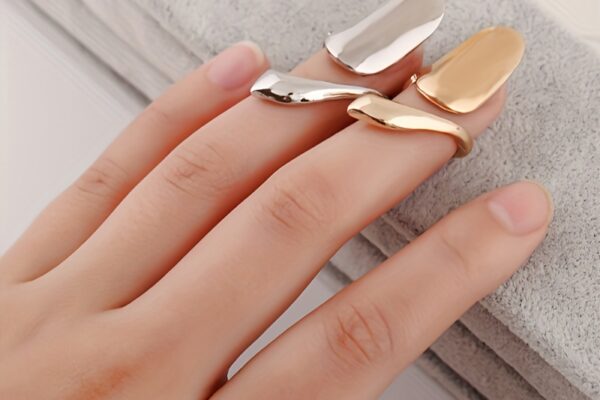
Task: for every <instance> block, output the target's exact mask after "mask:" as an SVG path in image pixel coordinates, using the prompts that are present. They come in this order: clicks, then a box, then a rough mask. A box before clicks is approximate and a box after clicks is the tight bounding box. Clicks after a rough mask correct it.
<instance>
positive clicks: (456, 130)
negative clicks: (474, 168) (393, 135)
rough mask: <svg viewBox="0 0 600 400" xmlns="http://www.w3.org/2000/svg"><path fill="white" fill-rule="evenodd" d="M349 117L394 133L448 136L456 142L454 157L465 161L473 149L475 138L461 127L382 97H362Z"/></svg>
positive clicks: (350, 109)
mask: <svg viewBox="0 0 600 400" xmlns="http://www.w3.org/2000/svg"><path fill="white" fill-rule="evenodd" d="M348 114H349V115H350V116H351V117H353V118H356V119H357V120H360V121H365V122H367V123H369V124H371V125H375V126H379V127H382V128H385V129H390V130H393V131H401V132H414V131H417V132H418V131H425V132H435V133H442V134H445V135H448V136H450V137H452V139H454V141H455V142H456V146H457V150H456V153H455V154H454V157H465V156H466V155H468V154H469V153H470V152H471V150H472V149H473V138H472V137H471V135H470V134H469V132H467V130H466V129H465V128H463V127H462V126H460V125H458V124H456V123H454V122H452V121H450V120H447V119H445V118H441V117H438V116H436V115H433V114H430V113H428V112H425V111H422V110H418V109H416V108H412V107H409V106H405V105H403V104H400V103H397V102H395V101H393V100H388V99H386V98H383V97H381V96H377V95H373V94H368V95H365V96H361V97H359V98H358V99H356V100H354V101H353V102H352V104H350V106H348Z"/></svg>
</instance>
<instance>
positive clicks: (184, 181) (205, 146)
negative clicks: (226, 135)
mask: <svg viewBox="0 0 600 400" xmlns="http://www.w3.org/2000/svg"><path fill="white" fill-rule="evenodd" d="M232 166H233V163H231V162H230V161H229V157H227V155H226V154H225V151H224V150H222V149H221V148H220V147H219V146H218V145H216V144H213V143H209V142H208V141H204V140H200V141H198V143H196V144H194V147H193V148H191V147H190V146H180V148H178V149H177V150H176V151H175V152H173V154H172V155H171V156H170V157H169V159H167V160H166V161H165V166H164V168H163V169H162V171H163V176H162V177H163V179H164V181H165V182H166V183H167V185H169V186H170V187H171V188H173V189H175V191H176V192H183V193H186V194H188V195H190V196H193V197H199V198H213V197H215V196H217V195H219V194H221V193H223V192H226V191H227V190H228V189H230V188H231V187H232V186H233V185H234V183H235V181H236V177H237V175H238V174H237V173H236V171H235V170H234V169H233V167H232Z"/></svg>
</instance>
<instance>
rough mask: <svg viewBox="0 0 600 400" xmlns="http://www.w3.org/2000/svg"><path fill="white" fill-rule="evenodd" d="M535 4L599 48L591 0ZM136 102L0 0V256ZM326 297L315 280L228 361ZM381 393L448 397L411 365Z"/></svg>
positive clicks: (51, 31)
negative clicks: (250, 343)
mask: <svg viewBox="0 0 600 400" xmlns="http://www.w3.org/2000/svg"><path fill="white" fill-rule="evenodd" d="M58 1H60V0H58ZM538 1H539V2H540V4H541V5H542V7H543V8H544V9H546V10H547V11H548V12H549V13H550V14H551V15H553V16H555V17H556V18H558V19H559V20H561V21H562V22H563V23H564V24H565V26H566V27H567V28H568V29H570V30H571V31H572V32H573V33H574V34H576V35H578V36H579V37H581V38H582V39H584V40H585V41H587V42H588V43H589V44H590V45H591V46H593V47H594V48H595V49H597V50H598V51H599V52H600V23H599V22H598V21H600V0H538ZM143 104H144V103H143V100H142V99H141V98H139V97H137V96H136V95H135V94H134V93H133V91H131V90H130V88H128V87H127V86H126V85H124V84H123V83H122V82H120V80H119V79H117V78H116V77H114V76H113V75H112V73H111V72H110V71H109V70H107V69H106V68H105V67H104V66H102V65H100V64H98V63H97V61H96V60H95V59H94V58H93V57H91V56H87V55H85V54H83V53H82V52H81V50H80V49H78V45H77V44H76V43H75V42H73V41H72V40H71V39H70V38H68V37H67V36H66V35H64V34H63V33H62V32H61V31H60V30H57V29H56V28H55V27H54V26H53V25H52V24H49V23H48V22H46V21H45V20H43V19H41V18H40V17H39V16H38V15H37V14H35V13H32V12H31V10H29V11H28V8H27V7H24V6H23V4H22V3H20V2H19V0H15V1H11V0H0V189H1V191H0V253H1V252H3V251H4V250H5V249H6V248H7V247H8V246H9V245H10V244H11V243H12V242H13V241H14V240H15V238H16V237H17V236H18V235H19V233H20V232H22V231H23V230H24V229H25V227H26V226H27V225H28V224H29V222H30V221H31V219H32V218H33V217H34V216H35V215H36V214H37V213H38V212H39V210H41V208H42V207H43V206H44V205H45V204H46V203H48V202H49V201H50V200H51V199H52V198H53V197H54V196H56V194H57V193H59V192H60V190H62V189H63V188H64V187H65V186H66V185H67V184H68V183H69V182H71V181H72V180H73V179H74V178H75V177H76V176H78V175H79V174H80V173H81V171H82V170H83V169H84V168H85V167H86V166H87V165H89V164H90V163H91V162H92V161H93V160H94V158H95V157H96V156H97V155H98V154H99V152H100V151H101V150H102V149H103V148H104V147H105V146H106V145H107V144H108V143H109V142H110V141H111V140H112V139H113V138H114V136H115V135H116V134H117V133H118V132H119V131H120V130H121V129H122V128H123V127H124V126H125V125H126V124H127V123H128V122H129V121H130V120H131V118H133V117H134V116H135V115H136V114H137V113H138V112H139V111H140V110H141V109H142V108H143ZM32 251H34V249H32ZM331 295H332V291H331V290H330V289H329V287H328V286H326V285H325V284H324V283H323V281H322V279H319V278H317V280H316V281H315V282H313V284H311V286H310V287H309V288H308V289H307V291H306V292H305V293H304V294H303V296H302V297H301V298H300V299H299V300H298V302H296V304H294V306H293V307H292V308H291V309H290V310H289V311H288V312H287V313H286V314H285V315H284V316H282V318H281V319H280V320H279V321H278V322H277V323H276V324H275V326H274V327H273V328H272V329H270V330H269V331H268V332H267V333H266V334H265V335H264V336H263V337H262V338H261V339H259V341H258V342H257V343H256V344H255V345H254V346H253V347H252V348H251V349H250V350H249V351H248V352H247V354H245V355H244V356H243V357H242V359H241V360H239V361H238V363H237V364H236V367H239V365H241V364H242V363H243V362H244V361H245V360H247V359H248V357H249V356H251V355H252V354H253V353H254V352H256V351H257V349H259V348H260V347H262V346H263V345H264V344H265V343H268V341H270V340H271V339H272V338H273V337H275V336H276V335H277V334H278V333H279V332H281V331H282V330H283V329H285V328H286V327H287V326H289V325H290V324H291V323H293V322H294V321H296V320H297V319H298V318H300V317H301V316H302V315H304V314H305V313H307V312H308V311H310V310H311V309H313V308H314V307H315V306H317V305H318V304H320V303H321V302H323V301H324V300H325V299H327V298H328V297H329V296H331ZM383 398H384V399H421V400H433V399H439V400H443V399H449V398H450V397H449V396H448V395H447V394H445V392H444V391H443V389H441V388H440V387H439V386H438V385H437V384H435V383H434V382H433V381H431V380H430V379H429V378H428V377H427V376H426V375H424V374H423V373H422V372H421V371H420V370H418V369H417V368H414V367H412V368H409V369H408V370H407V371H406V372H405V373H404V374H402V375H401V376H400V377H399V378H398V380H397V381H396V382H395V383H394V385H393V387H391V388H390V390H388V392H387V393H386V395H385V396H384V397H383Z"/></svg>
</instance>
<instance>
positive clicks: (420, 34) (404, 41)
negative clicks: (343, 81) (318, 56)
mask: <svg viewBox="0 0 600 400" xmlns="http://www.w3.org/2000/svg"><path fill="white" fill-rule="evenodd" d="M443 16H444V0H391V1H389V2H388V3H386V4H385V5H383V6H382V7H381V8H379V9H377V10H376V11H375V12H374V13H372V14H371V15H369V16H368V17H366V18H365V19H363V20H362V21H360V22H359V23H358V24H356V25H354V26H353V27H351V28H349V29H346V30H344V31H342V32H339V33H335V34H333V35H331V36H329V37H328V38H327V39H326V40H325V47H326V49H327V51H328V52H329V54H330V55H331V56H332V57H333V58H334V59H335V60H336V61H337V62H338V63H340V64H342V65H343V66H344V67H346V68H347V69H349V70H351V71H353V72H354V73H357V74H360V75H372V74H377V73H379V72H382V71H383V70H385V69H387V68H389V67H391V66H392V65H394V64H395V63H397V62H398V61H400V60H401V59H403V58H404V57H405V56H406V55H407V54H408V53H410V52H411V51H413V50H414V49H415V48H417V47H418V46H419V45H420V44H421V43H423V42H424V41H425V39H427V38H428V37H429V36H431V35H432V34H433V32H435V30H436V29H437V28H438V26H439V25H440V23H441V21H442V18H443Z"/></svg>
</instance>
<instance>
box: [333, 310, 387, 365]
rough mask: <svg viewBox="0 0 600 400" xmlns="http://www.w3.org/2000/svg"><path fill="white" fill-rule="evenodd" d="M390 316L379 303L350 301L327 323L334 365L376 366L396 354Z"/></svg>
mask: <svg viewBox="0 0 600 400" xmlns="http://www.w3.org/2000/svg"><path fill="white" fill-rule="evenodd" d="M390 326H391V325H390V323H389V319H388V317H386V314H385V312H383V310H382V309H381V308H380V307H379V306H377V305H375V304H374V303H368V302H366V301H362V302H361V303H360V304H346V305H344V306H343V307H341V309H340V310H338V311H337V312H336V313H335V314H334V317H333V318H330V319H329V320H328V321H327V323H326V326H325V335H326V339H327V347H328V349H327V350H328V353H329V354H330V358H332V359H333V362H334V365H336V366H338V367H342V368H344V367H346V368H352V369H355V368H360V367H367V368H368V367H372V366H374V365H377V364H380V363H383V362H385V361H387V360H388V359H390V358H391V357H392V354H393V351H394V339H393V336H392V331H391V328H390Z"/></svg>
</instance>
